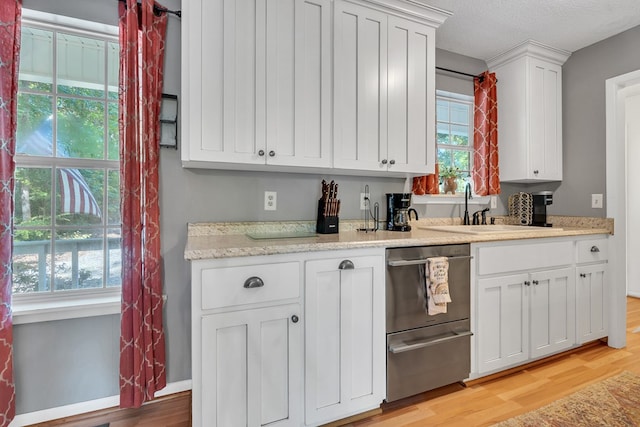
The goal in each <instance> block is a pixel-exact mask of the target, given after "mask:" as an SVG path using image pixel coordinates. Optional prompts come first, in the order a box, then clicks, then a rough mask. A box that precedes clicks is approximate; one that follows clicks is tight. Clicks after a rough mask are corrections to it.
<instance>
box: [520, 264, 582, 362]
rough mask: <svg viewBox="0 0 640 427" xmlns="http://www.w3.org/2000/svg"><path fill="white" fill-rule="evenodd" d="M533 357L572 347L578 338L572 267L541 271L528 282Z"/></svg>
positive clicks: (532, 275) (533, 274)
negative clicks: (576, 336)
mask: <svg viewBox="0 0 640 427" xmlns="http://www.w3.org/2000/svg"><path fill="white" fill-rule="evenodd" d="M529 282H530V285H529V299H530V310H531V311H530V312H531V355H530V357H531V358H538V357H542V356H546V355H549V354H552V353H557V352H558V351H561V350H565V349H568V348H571V347H572V346H573V345H574V344H575V341H576V338H575V335H576V334H575V319H576V309H575V276H574V269H573V268H569V267H567V268H562V269H554V270H547V271H540V272H536V273H532V274H531V278H530V280H529Z"/></svg>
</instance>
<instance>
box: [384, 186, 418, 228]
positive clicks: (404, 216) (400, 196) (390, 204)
mask: <svg viewBox="0 0 640 427" xmlns="http://www.w3.org/2000/svg"><path fill="white" fill-rule="evenodd" d="M410 205H411V193H387V230H391V231H411V226H410V225H409V220H410V219H411V212H413V213H414V214H415V216H416V220H417V219H418V212H416V210H415V209H413V208H409V206H410Z"/></svg>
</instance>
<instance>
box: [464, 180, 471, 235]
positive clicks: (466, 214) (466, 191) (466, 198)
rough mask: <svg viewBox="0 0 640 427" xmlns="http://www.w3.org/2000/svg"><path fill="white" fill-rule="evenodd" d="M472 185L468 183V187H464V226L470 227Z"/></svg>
mask: <svg viewBox="0 0 640 427" xmlns="http://www.w3.org/2000/svg"><path fill="white" fill-rule="evenodd" d="M471 198H472V196H471V184H470V183H468V182H467V185H465V187H464V219H463V222H462V223H463V224H464V225H470V224H471V223H470V222H469V199H471Z"/></svg>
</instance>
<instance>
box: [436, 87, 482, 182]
mask: <svg viewBox="0 0 640 427" xmlns="http://www.w3.org/2000/svg"><path fill="white" fill-rule="evenodd" d="M473 102H474V101H473V97H471V96H467V95H459V94H452V93H447V92H438V93H437V95H436V122H437V138H438V139H437V141H438V143H437V144H438V145H437V146H438V164H439V167H440V171H441V172H442V171H443V170H445V169H448V168H454V169H458V170H459V178H458V179H457V183H458V190H457V191H458V192H461V191H464V185H465V184H466V183H467V182H469V181H470V177H471V171H472V170H473ZM440 191H441V193H442V192H443V191H444V190H443V188H441V189H440Z"/></svg>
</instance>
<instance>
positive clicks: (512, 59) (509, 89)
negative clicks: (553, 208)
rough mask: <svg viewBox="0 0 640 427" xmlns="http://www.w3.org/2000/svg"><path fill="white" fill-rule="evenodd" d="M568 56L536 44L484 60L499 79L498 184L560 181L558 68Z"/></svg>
mask: <svg viewBox="0 0 640 427" xmlns="http://www.w3.org/2000/svg"><path fill="white" fill-rule="evenodd" d="M570 54H571V53H570V52H567V51H564V50H560V49H555V48H551V47H548V46H544V45H542V44H540V43H538V42H535V41H528V42H525V43H522V44H520V45H518V46H516V47H514V48H513V49H511V50H509V51H507V52H505V53H503V54H500V55H498V56H496V57H495V58H492V59H490V60H489V61H487V64H488V65H489V69H490V70H491V71H493V72H495V73H496V77H497V78H498V146H499V150H500V180H501V181H505V182H540V181H561V180H562V64H564V62H565V61H566V60H567V58H569V55H570Z"/></svg>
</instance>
